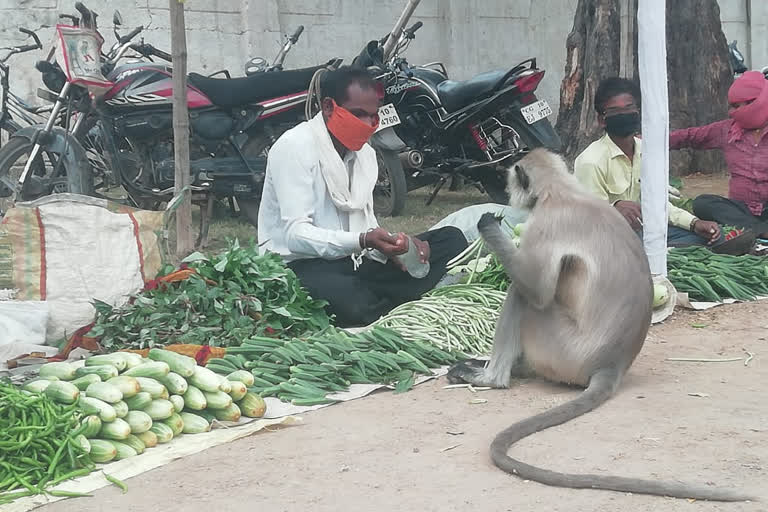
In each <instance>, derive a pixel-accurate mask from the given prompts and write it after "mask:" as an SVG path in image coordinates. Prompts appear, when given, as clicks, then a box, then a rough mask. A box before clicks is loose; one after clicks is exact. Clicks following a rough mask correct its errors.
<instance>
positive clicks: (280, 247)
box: [258, 122, 378, 262]
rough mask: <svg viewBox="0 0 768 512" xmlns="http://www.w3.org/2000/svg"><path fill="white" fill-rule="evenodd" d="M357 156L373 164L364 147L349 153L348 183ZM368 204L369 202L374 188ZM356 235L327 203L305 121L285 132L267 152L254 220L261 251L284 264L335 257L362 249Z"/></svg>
mask: <svg viewBox="0 0 768 512" xmlns="http://www.w3.org/2000/svg"><path fill="white" fill-rule="evenodd" d="M368 152H369V153H370V154H365V153H368ZM361 154H362V155H363V158H364V159H365V160H367V161H372V162H376V156H375V152H374V150H373V148H372V147H371V146H369V145H368V144H365V145H364V146H363V147H362V148H361V149H360V151H357V152H354V151H349V152H347V154H346V156H345V157H344V159H343V161H344V164H345V166H346V168H347V172H349V173H350V181H351V180H352V179H354V178H353V176H351V170H352V167H353V164H354V162H355V159H356V158H360V157H361ZM371 154H372V155H371ZM371 156H372V158H371ZM369 201H370V202H371V203H372V202H373V190H371V197H370V199H369ZM377 225H378V224H377ZM359 236H360V233H352V232H349V213H348V212H345V211H341V210H339V209H338V208H337V207H336V205H335V204H334V203H333V201H332V200H331V196H330V195H329V193H328V189H327V186H326V182H325V180H324V179H323V176H322V173H321V168H320V157H319V152H318V151H317V149H316V147H315V142H314V140H313V136H312V132H311V130H310V129H309V127H308V126H307V123H306V122H304V123H301V124H299V125H298V126H295V127H294V128H292V129H290V130H288V131H287V132H285V133H284V134H283V135H282V136H281V137H280V138H279V139H278V140H277V141H276V142H275V144H274V145H273V146H272V147H271V148H270V150H269V158H268V160H267V171H266V177H265V181H264V189H263V192H262V197H261V204H260V206H259V217H258V241H259V245H260V246H261V252H262V253H263V252H265V251H270V252H275V253H278V254H280V255H281V256H282V257H283V259H284V260H285V261H286V262H288V261H293V260H297V259H304V258H323V259H338V258H343V257H346V256H350V255H352V254H355V253H359V252H360V251H361V248H360V241H359ZM262 244H263V245H262Z"/></svg>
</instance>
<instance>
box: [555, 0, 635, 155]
mask: <svg viewBox="0 0 768 512" xmlns="http://www.w3.org/2000/svg"><path fill="white" fill-rule="evenodd" d="M620 38H621V18H620V15H619V0H579V3H578V6H577V7H576V15H575V17H574V20H573V28H572V29H571V33H570V34H569V35H568V40H567V42H566V64H565V78H563V82H562V84H561V85H560V111H559V113H558V115H557V124H556V125H555V127H556V129H557V132H558V134H559V135H560V138H561V139H562V142H563V153H564V155H565V157H566V159H567V160H568V161H569V162H571V163H572V162H573V160H574V159H575V158H576V156H577V155H578V154H579V153H580V152H581V151H583V150H584V148H586V147H587V146H588V145H589V144H590V143H591V142H592V141H594V140H595V139H597V138H598V136H599V135H600V127H599V126H598V124H597V113H596V112H595V109H594V97H595V91H596V89H597V85H598V84H599V83H600V81H601V80H602V79H604V78H607V77H609V76H618V75H619V62H620V54H621V45H620V44H619V43H618V42H619V41H620Z"/></svg>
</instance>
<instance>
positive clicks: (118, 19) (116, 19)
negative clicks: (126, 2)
mask: <svg viewBox="0 0 768 512" xmlns="http://www.w3.org/2000/svg"><path fill="white" fill-rule="evenodd" d="M112 24H113V25H114V26H116V27H119V26H120V25H122V24H123V15H122V14H120V11H118V10H117V9H115V13H114V14H113V15H112Z"/></svg>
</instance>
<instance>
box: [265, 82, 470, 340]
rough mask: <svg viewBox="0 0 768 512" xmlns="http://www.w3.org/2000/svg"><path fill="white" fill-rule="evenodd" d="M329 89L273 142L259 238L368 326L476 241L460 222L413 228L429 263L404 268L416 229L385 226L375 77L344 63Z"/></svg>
mask: <svg viewBox="0 0 768 512" xmlns="http://www.w3.org/2000/svg"><path fill="white" fill-rule="evenodd" d="M321 91H322V92H321V107H322V108H321V111H320V112H319V113H318V114H317V115H316V116H315V117H313V118H312V119H311V120H309V121H306V122H303V123H301V124H299V125H298V126H295V127H294V128H292V129H290V130H288V131H287V132H285V133H284V134H283V135H282V136H281V137H280V138H279V139H278V140H277V141H276V142H275V144H274V145H273V146H272V148H271V149H270V150H269V157H268V159H267V173H266V180H265V183H264V192H263V194H262V198H261V205H260V207H259V217H258V238H259V245H261V247H262V251H272V252H276V253H278V254H280V255H282V256H283V259H284V261H286V262H287V263H288V266H289V267H290V268H291V269H292V270H293V271H294V272H295V273H296V275H297V276H298V278H299V280H300V281H301V283H302V284H303V285H304V287H306V288H307V290H309V293H310V294H311V295H312V297H314V298H317V299H324V300H326V301H328V302H329V307H328V310H329V313H331V314H334V315H336V324H337V325H339V326H341V327H351V326H363V325H368V324H370V323H371V322H374V321H375V320H377V319H378V318H379V317H381V316H382V315H384V314H386V313H387V312H389V311H390V310H391V309H392V308H394V307H395V306H398V305H399V304H402V303H404V302H407V301H410V300H415V299H418V298H419V297H420V296H421V295H422V294H424V293H425V292H427V291H428V290H431V289H432V288H434V286H435V285H436V284H437V283H438V281H439V280H440V279H441V278H442V277H443V275H445V272H446V269H445V265H446V263H447V262H448V261H450V260H451V259H452V258H453V257H455V256H456V255H458V254H459V253H460V252H461V251H463V250H464V249H465V248H466V247H467V241H466V239H465V238H464V235H463V234H462V233H461V231H460V230H459V229H457V228H455V227H445V228H442V229H438V230H435V231H428V232H426V233H423V234H421V235H418V236H416V237H410V240H411V241H412V242H413V243H414V244H415V246H416V248H417V249H418V251H419V255H420V259H421V262H422V263H427V262H428V263H429V265H430V270H429V273H428V274H427V275H426V276H425V277H422V278H418V279H417V278H415V277H412V276H411V275H410V274H409V273H408V272H407V271H406V270H405V267H404V265H402V264H401V263H400V262H399V261H398V260H397V259H396V258H395V257H396V256H398V255H403V254H405V253H406V252H407V251H408V241H409V237H406V235H405V234H403V233H398V234H391V233H389V232H387V230H386V229H383V228H381V227H379V225H378V222H377V220H376V217H375V216H374V213H373V189H374V186H375V184H376V181H377V179H378V163H377V158H376V152H375V151H374V149H373V148H372V147H371V146H370V145H368V144H367V141H368V139H369V138H370V137H371V136H372V135H373V133H374V132H375V130H376V128H377V126H378V122H379V120H378V108H379V100H380V97H379V94H378V89H377V87H376V82H374V81H373V79H372V78H371V77H370V76H369V75H368V74H367V73H366V72H365V71H363V70H356V69H350V68H346V67H344V68H340V69H338V70H335V71H331V72H329V73H328V74H327V75H326V77H325V79H324V80H323V83H321Z"/></svg>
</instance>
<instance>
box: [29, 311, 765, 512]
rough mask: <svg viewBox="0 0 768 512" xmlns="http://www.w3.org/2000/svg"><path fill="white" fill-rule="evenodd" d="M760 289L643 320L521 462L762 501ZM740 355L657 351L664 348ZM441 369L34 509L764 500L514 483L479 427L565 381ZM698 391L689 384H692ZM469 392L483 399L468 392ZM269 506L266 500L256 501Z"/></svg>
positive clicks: (564, 394) (680, 504)
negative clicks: (445, 373) (594, 400)
mask: <svg viewBox="0 0 768 512" xmlns="http://www.w3.org/2000/svg"><path fill="white" fill-rule="evenodd" d="M766 327H768V303H752V304H741V305H733V306H724V307H720V308H716V309H713V310H710V311H709V312H701V313H694V312H688V311H682V312H681V311H678V312H677V313H676V314H675V315H674V316H673V317H672V318H670V319H668V321H667V322H665V323H664V324H661V325H657V326H654V327H653V328H652V329H651V333H650V335H649V338H648V341H647V343H646V345H645V347H644V349H643V351H642V352H641V354H640V356H639V357H638V360H637V361H636V363H635V365H634V366H633V367H632V369H631V370H630V372H629V374H628V376H627V377H626V379H625V381H624V383H623V385H622V386H621V388H620V390H619V392H618V394H617V395H616V397H615V398H614V399H612V400H611V401H609V402H608V403H607V404H606V405H604V406H603V407H601V408H599V409H598V410H596V411H594V412H592V413H590V414H588V415H586V416H583V417H581V418H579V419H576V420H574V421H573V422H571V423H568V424H566V425H562V426H560V427H556V428H553V429H550V430H549V431H546V432H544V433H540V434H536V435H534V436H532V437H529V438H528V439H526V440H524V441H522V442H521V443H519V444H518V446H516V447H515V448H514V449H513V450H512V453H513V454H514V455H515V456H517V457H519V458H521V459H522V460H524V461H527V462H530V463H534V464H537V465H541V466H543V467H547V468H556V469H559V470H566V471H570V472H593V473H597V474H605V475H608V474H615V475H622V476H634V477H645V478H654V479H658V478H663V479H680V480H685V481H688V482H692V483H697V484H710V485H713V484H714V483H717V484H718V485H720V486H723V487H728V488H737V489H741V490H744V491H750V492H752V493H757V494H758V496H761V497H762V498H763V500H768V486H766V482H768V443H766V436H767V435H768V402H767V401H766V396H768V395H766V391H765V390H766V382H768V365H766V363H765V362H764V361H765V359H764V358H765V356H768V342H766ZM745 351H749V352H751V353H752V354H754V358H753V359H752V360H751V361H750V362H749V364H748V365H747V366H745V364H744V362H742V361H736V362H710V363H701V362H696V363H691V362H670V361H665V359H666V358H668V357H694V358H728V357H740V356H745ZM445 384H446V381H445V379H444V378H441V379H439V380H436V381H431V382H428V383H425V384H423V385H421V386H418V387H417V388H415V389H414V390H413V391H411V392H408V393H405V394H401V395H394V394H392V393H391V392H381V393H377V394H374V395H372V396H369V397H367V398H364V399H361V400H356V401H353V402H349V403H346V404H342V405H337V406H333V407H329V408H326V409H322V410H320V411H315V412H312V413H309V414H306V415H304V416H303V419H304V425H302V426H298V427H289V428H285V429H282V430H277V431H274V432H265V433H260V434H256V435H254V436H251V437H249V438H245V439H242V440H239V441H235V442H232V443H230V444H227V445H223V446H219V447H216V448H213V449H209V450H207V451H204V452H201V453H199V454H196V455H193V456H190V457H187V458H184V459H181V460H178V461H175V462H173V463H171V464H169V465H167V466H165V467H163V468H159V469H156V470H153V471H150V472H148V473H145V474H143V475H140V476H137V477H135V478H131V479H129V480H128V481H127V482H126V483H127V484H128V488H129V490H128V493H127V494H125V495H122V494H121V493H120V490H119V489H117V488H115V487H108V488H104V489H101V490H99V491H97V492H96V493H95V496H94V497H92V498H82V499H76V500H67V501H63V502H58V503H54V504H52V505H48V506H46V507H43V508H40V509H38V510H41V511H42V512H89V511H106V510H109V511H125V512H129V511H136V512H147V511H160V510H162V511H163V512H174V511H179V512H181V511H184V512H191V511H198V510H199V511H207V510H221V511H226V512H239V511H243V512H246V511H247V512H252V511H254V510H260V509H263V510H270V511H313V512H321V511H334V512H338V511H358V510H366V511H388V510H401V511H422V510H423V511H440V512H449V511H468V510H485V511H493V512H495V511H515V512H519V511H533V510H535V511H537V512H538V511H579V512H583V511H596V512H609V511H610V512H616V511H627V512H630V511H631V512H641V511H642V512H650V511H654V512H666V511H683V510H685V511H689V510H697V511H702V512H703V511H720V510H723V511H758V510H760V511H764V510H766V509H768V505H766V501H763V502H762V503H736V504H718V503H705V502H697V503H693V504H692V503H691V502H689V501H688V500H675V499H668V498H660V497H653V496H639V495H624V494H621V493H616V492H609V491H594V490H569V489H560V488H552V487H547V486H544V485H541V484H538V483H534V482H524V481H522V480H520V479H518V478H515V477H512V476H508V475H506V474H504V473H502V472H501V471H500V470H498V469H496V468H495V467H494V466H493V464H492V463H491V461H490V459H489V456H488V444H489V442H490V441H491V439H492V437H493V435H494V434H495V433H496V432H497V431H498V430H500V429H502V428H504V427H506V426H507V425H508V424H510V423H511V422H513V421H515V420H519V419H521V418H524V417H526V416H528V415H530V414H534V413H537V412H540V411H543V410H545V409H547V408H549V407H552V406H554V405H556V404H559V403H562V402H563V401H564V400H567V399H569V398H571V397H573V396H574V395H575V394H576V392H577V391H575V390H572V389H566V388H564V387H561V386H555V385H551V384H547V383H544V382H540V381H533V380H531V381H523V382H520V383H519V384H517V385H515V386H514V387H513V388H511V389H509V390H504V391H501V390H493V391H485V392H480V393H478V394H476V395H473V394H471V393H470V392H469V391H468V390H466V389H451V390H446V389H443V386H444V385H445ZM697 394H700V395H701V396H698V395H697ZM477 397H481V398H484V399H486V400H487V403H483V404H471V403H470V400H471V399H473V398H477ZM265 507H267V508H265Z"/></svg>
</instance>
